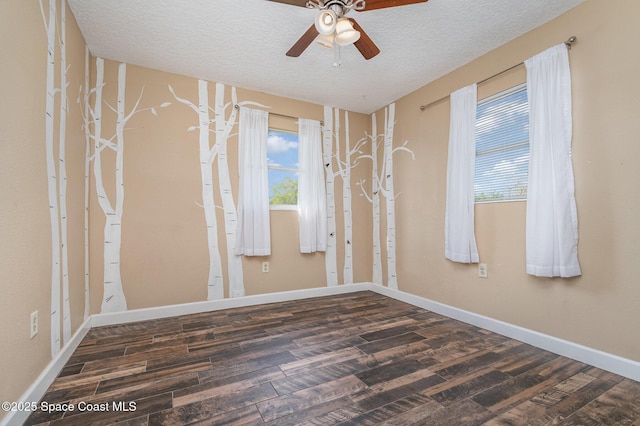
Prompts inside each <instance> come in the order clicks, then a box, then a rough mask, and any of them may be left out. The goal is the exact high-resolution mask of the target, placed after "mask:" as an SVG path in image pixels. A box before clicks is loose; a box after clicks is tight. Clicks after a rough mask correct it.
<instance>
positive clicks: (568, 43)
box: [420, 36, 577, 111]
mask: <svg viewBox="0 0 640 426" xmlns="http://www.w3.org/2000/svg"><path fill="white" fill-rule="evenodd" d="M576 40H577V38H576V36H571V37H569V39H568V40H567V41H565V42H564V44H566V45H567V48H568V49H569V50H571V45H572V44H573V43H575V42H576ZM523 64H524V62H520V63H517V64H515V65H513V66H510V67H509V68H507V69H504V70H502V71H500V72H497V73H495V74H493V75H491V76H489V77H487V78H485V79H483V80H480V81H478V82H477V83H476V84H482V83H484V82H487V81H489V80H491V79H492V78H495V77H497V76H499V75H502V74H504V73H506V72H509V71H511V70H512V69H514V68H518V67H519V66H520V65H523ZM449 96H450V95H446V96H443V97H441V98H439V99H436V100H435V101H433V102H429V103H428V104H425V105H420V111H424V110H425V109H427V108H429V107H430V106H431V105H435V104H437V103H438V102H442V101H444V100H445V99H447V98H448V97H449Z"/></svg>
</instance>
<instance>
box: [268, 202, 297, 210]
mask: <svg viewBox="0 0 640 426" xmlns="http://www.w3.org/2000/svg"><path fill="white" fill-rule="evenodd" d="M269 210H271V211H274V210H275V211H277V210H285V211H298V206H297V205H289V204H269Z"/></svg>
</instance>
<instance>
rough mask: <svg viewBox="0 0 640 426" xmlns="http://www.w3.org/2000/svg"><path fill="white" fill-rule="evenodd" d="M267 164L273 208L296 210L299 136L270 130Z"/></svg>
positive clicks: (270, 201)
mask: <svg viewBox="0 0 640 426" xmlns="http://www.w3.org/2000/svg"><path fill="white" fill-rule="evenodd" d="M267 164H268V168H269V204H270V205H271V208H272V209H273V210H278V209H282V210H291V209H295V208H296V206H297V204H298V134H297V133H295V132H288V131H285V130H276V129H269V134H268V138H267Z"/></svg>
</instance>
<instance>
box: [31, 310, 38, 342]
mask: <svg viewBox="0 0 640 426" xmlns="http://www.w3.org/2000/svg"><path fill="white" fill-rule="evenodd" d="M30 318H31V320H30V322H29V324H30V326H29V328H30V333H31V338H32V339H33V337H34V336H35V335H36V334H38V311H33V312H31V317H30Z"/></svg>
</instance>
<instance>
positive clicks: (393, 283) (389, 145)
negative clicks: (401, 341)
mask: <svg viewBox="0 0 640 426" xmlns="http://www.w3.org/2000/svg"><path fill="white" fill-rule="evenodd" d="M395 111H396V104H395V103H393V104H391V105H390V106H389V108H388V109H385V111H384V166H383V170H384V174H383V177H382V179H383V180H382V181H383V182H384V185H381V187H382V188H384V189H383V191H382V194H383V195H384V197H385V199H386V200H387V286H388V287H389V288H393V289H397V288H398V277H397V275H396V214H395V209H396V198H395V193H394V187H393V127H394V124H395Z"/></svg>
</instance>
